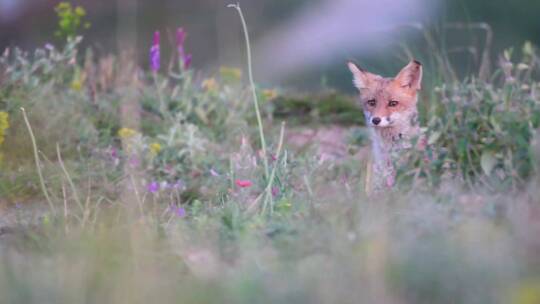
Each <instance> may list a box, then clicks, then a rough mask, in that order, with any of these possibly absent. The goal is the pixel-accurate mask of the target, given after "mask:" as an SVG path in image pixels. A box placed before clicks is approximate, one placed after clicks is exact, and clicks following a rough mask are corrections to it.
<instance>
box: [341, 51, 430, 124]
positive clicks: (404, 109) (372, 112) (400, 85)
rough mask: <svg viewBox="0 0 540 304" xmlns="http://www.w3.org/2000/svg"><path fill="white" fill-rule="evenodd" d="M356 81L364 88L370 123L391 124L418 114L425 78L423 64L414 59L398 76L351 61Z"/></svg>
mask: <svg viewBox="0 0 540 304" xmlns="http://www.w3.org/2000/svg"><path fill="white" fill-rule="evenodd" d="M348 65H349V70H351V72H352V74H353V79H354V81H353V83H354V85H355V87H356V88H357V89H358V90H359V91H360V102H361V103H362V107H363V109H364V114H365V117H366V124H368V125H371V126H373V127H376V128H390V127H397V126H403V125H404V124H406V123H410V121H411V119H415V116H416V112H417V110H416V102H417V100H418V91H419V90H420V87H421V82H422V64H421V63H420V62H418V61H416V60H413V61H411V62H410V63H409V64H408V65H407V66H405V67H404V68H403V69H402V70H401V71H400V72H399V73H398V74H397V76H396V77H394V78H383V77H381V76H379V75H375V74H372V73H369V72H367V71H364V70H362V69H361V68H359V67H358V66H357V65H356V64H354V63H352V62H349V64H348Z"/></svg>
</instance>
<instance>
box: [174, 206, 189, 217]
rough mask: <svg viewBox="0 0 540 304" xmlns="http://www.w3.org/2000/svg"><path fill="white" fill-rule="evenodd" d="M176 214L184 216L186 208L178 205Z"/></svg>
mask: <svg viewBox="0 0 540 304" xmlns="http://www.w3.org/2000/svg"><path fill="white" fill-rule="evenodd" d="M175 213H176V216H178V217H185V216H186V209H185V208H184V207H178V208H176V211H175Z"/></svg>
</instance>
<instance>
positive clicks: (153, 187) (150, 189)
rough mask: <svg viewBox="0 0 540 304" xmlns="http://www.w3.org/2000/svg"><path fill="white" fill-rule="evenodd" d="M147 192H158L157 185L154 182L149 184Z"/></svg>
mask: <svg viewBox="0 0 540 304" xmlns="http://www.w3.org/2000/svg"><path fill="white" fill-rule="evenodd" d="M147 190H148V192H150V193H156V192H158V191H159V183H158V182H156V181H154V182H151V183H150V184H148V187H147Z"/></svg>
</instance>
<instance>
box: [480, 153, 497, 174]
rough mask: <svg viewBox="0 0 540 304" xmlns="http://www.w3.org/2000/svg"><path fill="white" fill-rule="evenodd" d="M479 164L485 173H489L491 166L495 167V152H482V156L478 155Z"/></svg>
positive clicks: (491, 169)
mask: <svg viewBox="0 0 540 304" xmlns="http://www.w3.org/2000/svg"><path fill="white" fill-rule="evenodd" d="M480 165H481V166H482V170H484V173H485V174H486V175H490V174H491V171H493V168H495V166H496V165H497V158H496V157H495V154H494V153H493V152H491V151H484V152H482V156H481V157H480Z"/></svg>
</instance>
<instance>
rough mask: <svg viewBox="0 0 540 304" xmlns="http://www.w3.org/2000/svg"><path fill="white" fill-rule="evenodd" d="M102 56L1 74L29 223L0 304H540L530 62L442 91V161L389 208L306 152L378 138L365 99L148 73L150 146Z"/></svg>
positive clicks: (0, 96)
mask: <svg viewBox="0 0 540 304" xmlns="http://www.w3.org/2000/svg"><path fill="white" fill-rule="evenodd" d="M84 51H85V50H81V49H79V40H76V39H75V40H70V41H69V42H68V44H67V45H66V46H65V48H62V49H56V48H51V47H49V48H47V49H40V50H36V51H35V52H34V54H33V55H28V54H25V53H24V52H22V51H20V50H12V51H11V53H9V54H6V55H4V56H3V57H1V59H0V66H1V68H0V71H3V72H2V74H1V75H0V81H1V84H0V111H5V112H6V113H8V114H9V128H8V129H6V130H4V131H3V132H5V136H4V134H2V136H3V137H5V142H4V143H2V145H1V146H0V151H1V152H2V154H3V161H2V164H1V166H2V167H1V171H0V185H1V186H0V197H1V200H2V201H3V203H5V204H7V205H10V206H11V208H10V209H9V210H8V211H7V212H6V215H5V217H13V218H14V219H15V220H14V221H12V222H11V223H10V224H9V225H6V226H3V225H0V259H1V260H2V263H0V300H1V301H0V302H2V303H4V302H5V303H44V302H45V303H49V302H50V303H81V302H85V303H133V302H135V303H139V302H140V303H146V302H149V301H153V302H160V303H161V302H164V303H167V302H182V303H213V302H218V301H219V302H225V303H253V302H257V303H358V302H366V303H516V304H527V303H538V302H539V299H540V293H539V292H538V290H540V263H539V262H540V255H539V248H540V243H539V241H538V237H537V236H538V233H539V232H540V218H539V217H538V214H539V212H540V202H539V201H538V197H540V196H539V195H540V192H539V190H538V187H537V184H538V182H540V180H539V175H538V166H540V163H539V161H540V146H539V144H538V137H537V135H536V132H537V130H538V127H539V122H540V99H539V97H538V88H539V87H538V78H537V77H538V68H539V67H538V57H537V52H536V50H535V49H534V48H532V46H528V47H525V48H524V49H523V52H522V57H521V58H517V56H516V55H515V54H514V56H511V55H510V54H504V55H503V56H502V57H501V58H502V59H501V68H500V69H499V70H497V71H495V72H494V74H493V75H492V77H491V78H489V80H486V81H481V80H478V79H476V78H474V77H471V78H468V79H463V80H461V81H458V82H457V83H455V84H454V83H448V84H446V85H442V84H438V85H437V84H436V85H435V86H434V87H433V88H425V89H424V91H425V92H431V94H426V95H425V97H424V100H423V101H422V105H426V106H424V107H422V115H421V119H422V122H423V125H424V126H426V132H427V134H428V138H429V141H430V144H431V146H430V147H429V148H428V149H427V151H426V152H425V153H424V154H418V153H415V152H414V151H411V152H408V153H406V154H405V155H403V158H404V161H403V165H402V166H401V167H400V168H401V170H400V175H399V176H400V179H399V181H400V183H399V187H398V188H397V189H396V190H394V191H389V192H388V193H385V194H384V195H381V196H379V197H367V196H366V195H365V193H364V192H363V189H364V187H363V181H364V178H365V176H364V168H365V159H364V158H361V157H360V158H356V157H353V156H349V157H345V158H343V159H340V160H327V159H326V160H325V159H324V158H323V155H318V154H317V153H314V152H313V151H312V150H302V151H295V150H291V149H289V148H288V144H287V134H288V133H289V132H293V128H294V127H298V126H300V127H301V126H304V125H306V124H309V126H310V127H317V124H318V123H321V122H322V123H329V124H343V125H345V126H350V125H351V124H353V125H361V123H362V122H361V121H358V120H357V119H358V117H360V116H361V113H360V112H359V110H358V109H357V108H355V107H354V103H352V102H351V99H352V98H350V97H343V96H341V95H340V94H338V93H334V92H331V93H328V94H326V93H324V94H321V95H320V96H315V97H307V98H306V97H303V96H301V97H298V96H294V95H288V94H286V93H281V94H277V96H276V94H274V93H273V92H270V91H268V90H262V89H259V88H257V87H256V86H255V85H253V84H251V85H250V87H245V86H244V85H243V83H242V76H241V72H240V71H239V70H236V69H234V68H225V69H221V70H222V72H220V73H218V74H216V75H214V76H213V77H211V78H208V79H199V78H197V77H195V76H194V75H196V73H194V71H193V70H189V69H183V68H182V67H179V68H177V69H174V70H170V71H167V72H164V71H161V72H159V73H157V74H153V73H149V72H145V71H140V73H139V74H140V77H138V78H137V80H136V85H137V86H136V87H137V89H138V94H137V98H138V100H137V101H138V103H139V105H140V121H139V126H140V128H138V127H132V128H133V129H126V127H127V126H123V125H122V118H121V117H122V106H123V102H124V101H123V99H122V97H123V96H124V94H125V92H126V90H125V87H123V86H122V84H123V82H121V81H119V80H120V79H125V75H122V68H121V63H120V61H119V60H117V59H116V58H114V57H105V58H95V57H94V56H93V54H92V52H91V50H87V51H86V52H84ZM81 54H85V55H84V56H83V55H81ZM74 83H76V84H77V85H74ZM253 94H254V95H255V97H256V98H257V99H258V100H259V103H260V115H256V114H254V112H253V110H252V99H253V98H254V96H253ZM158 97H159V98H158ZM334 101H335V102H334ZM255 102H256V104H258V103H257V101H255ZM20 107H24V108H25V113H26V114H27V116H24V117H23V116H22V114H23V113H24V112H23V113H21V111H20V110H19V108H20ZM306 115H307V116H309V117H310V119H309V120H306V119H305V116H306ZM25 119H27V122H28V124H29V125H30V127H31V128H32V130H33V133H34V134H33V137H34V138H35V145H34V146H35V147H36V149H32V140H31V138H30V137H29V135H28V132H27V131H28V128H27V125H26V124H25ZM281 119H286V120H287V121H288V125H290V126H291V128H290V129H289V127H283V126H281V125H280V123H278V121H279V120H281ZM259 122H260V123H259ZM122 128H124V129H122ZM263 128H264V130H265V135H266V141H265V145H266V152H261V149H263V146H262V143H261V137H260V134H261V132H262V129H263ZM280 133H281V134H280ZM349 137H350V138H351V142H350V143H349V144H350V146H353V147H354V146H355V145H362V146H365V145H366V140H365V132H363V131H362V130H360V131H358V128H356V129H355V128H351V129H350V136H349ZM363 148H364V147H357V146H356V149H363ZM34 152H35V154H34ZM265 155H267V157H266V158H265V157H264V156H265ZM426 158H427V159H428V160H429V161H427V162H426V161H424V160H425V159H426ZM34 159H38V167H37V168H39V171H41V173H42V178H39V176H38V172H37V170H36V166H35V165H34ZM265 161H266V162H267V166H268V168H265V166H264V163H265ZM43 193H47V195H48V196H49V197H48V199H47V200H50V202H51V204H52V206H53V207H46V202H44V197H43ZM266 196H270V198H271V200H268V199H267V198H266ZM32 201H33V203H32ZM36 206H39V207H40V208H39V210H38V213H37V214H38V215H39V217H38V218H37V220H32V221H30V222H29V221H28V220H27V218H26V217H27V215H26V213H27V212H28V210H32V208H34V207H36ZM54 210H56V212H54ZM270 210H271V211H272V212H267V211H270ZM0 212H1V211H0ZM28 222H29V223H28Z"/></svg>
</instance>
